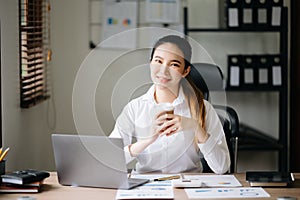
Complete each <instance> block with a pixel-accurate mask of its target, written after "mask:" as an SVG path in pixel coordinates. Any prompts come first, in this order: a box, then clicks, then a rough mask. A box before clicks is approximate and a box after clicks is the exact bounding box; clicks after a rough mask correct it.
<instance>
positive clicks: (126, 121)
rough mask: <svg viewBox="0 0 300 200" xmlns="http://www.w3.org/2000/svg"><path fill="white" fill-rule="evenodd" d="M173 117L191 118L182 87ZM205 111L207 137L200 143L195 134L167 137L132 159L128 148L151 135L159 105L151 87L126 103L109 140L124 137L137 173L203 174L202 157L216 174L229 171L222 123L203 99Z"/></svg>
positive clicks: (125, 147) (184, 133) (127, 155)
mask: <svg viewBox="0 0 300 200" xmlns="http://www.w3.org/2000/svg"><path fill="white" fill-rule="evenodd" d="M172 105H173V106H174V108H175V109H174V114H177V115H180V116H184V117H189V118H190V117H191V114H190V110H189V107H188V103H187V101H186V100H185V97H184V93H183V91H182V88H180V91H179V95H178V97H177V98H176V99H175V100H174V102H173V103H172ZM204 105H205V109H206V124H205V126H206V131H207V133H208V134H209V138H208V139H207V141H206V142H205V143H203V144H197V145H198V147H199V149H200V152H199V151H197V148H196V146H195V145H196V143H195V141H194V135H195V133H194V131H191V130H189V131H181V132H177V133H175V134H172V135H170V136H162V137H158V138H157V140H156V141H155V142H154V143H152V144H151V145H149V146H148V147H147V148H146V149H145V150H144V151H143V152H142V153H140V154H139V155H138V156H137V157H132V156H131V154H130V152H129V145H130V144H132V143H133V142H134V141H135V140H136V141H139V140H142V139H143V138H146V137H149V136H150V134H151V133H150V131H149V128H150V127H151V124H152V119H153V115H154V113H155V112H156V111H157V108H158V104H157V103H156V101H155V99H154V85H153V86H152V87H151V88H150V89H149V90H148V92H147V93H146V94H144V95H142V96H141V97H138V98H136V99H134V100H132V101H131V102H129V103H128V104H127V105H126V106H125V107H124V109H123V111H122V113H121V114H120V116H119V117H118V119H117V121H116V124H115V127H114V130H113V131H112V133H111V135H110V137H117V138H123V141H124V150H125V157H126V161H127V163H129V162H131V161H132V160H133V159H135V158H136V159H137V163H136V169H135V170H136V171H137V172H138V173H146V172H153V171H156V172H162V173H180V172H187V171H190V172H191V171H193V172H202V164H201V162H200V158H201V157H203V156H204V158H205V159H206V161H207V163H208V165H209V166H210V168H211V169H212V170H213V171H214V172H215V173H217V174H223V173H225V172H227V171H228V170H229V167H230V157H229V151H228V147H227V144H226V138H225V134H224V131H223V127H222V124H221V122H220V120H219V118H218V115H217V113H216V111H215V110H214V108H213V107H212V105H211V104H210V103H209V102H208V101H206V100H204Z"/></svg>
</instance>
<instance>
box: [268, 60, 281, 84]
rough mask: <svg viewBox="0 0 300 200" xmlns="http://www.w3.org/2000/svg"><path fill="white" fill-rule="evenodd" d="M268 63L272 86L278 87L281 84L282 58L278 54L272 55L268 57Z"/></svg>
mask: <svg viewBox="0 0 300 200" xmlns="http://www.w3.org/2000/svg"><path fill="white" fill-rule="evenodd" d="M270 65H271V68H272V69H271V71H272V75H271V77H272V82H271V84H272V86H273V87H280V86H282V81H283V80H282V77H283V76H282V73H283V71H282V59H281V56H280V55H273V56H272V58H270Z"/></svg>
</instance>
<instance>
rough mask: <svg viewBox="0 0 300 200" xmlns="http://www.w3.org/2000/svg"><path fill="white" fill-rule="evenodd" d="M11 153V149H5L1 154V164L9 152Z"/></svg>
mask: <svg viewBox="0 0 300 200" xmlns="http://www.w3.org/2000/svg"><path fill="white" fill-rule="evenodd" d="M8 151H9V148H7V149H5V151H4V152H3V153H2V154H1V156H0V162H1V161H2V160H3V159H4V157H5V156H6V154H7V152H8Z"/></svg>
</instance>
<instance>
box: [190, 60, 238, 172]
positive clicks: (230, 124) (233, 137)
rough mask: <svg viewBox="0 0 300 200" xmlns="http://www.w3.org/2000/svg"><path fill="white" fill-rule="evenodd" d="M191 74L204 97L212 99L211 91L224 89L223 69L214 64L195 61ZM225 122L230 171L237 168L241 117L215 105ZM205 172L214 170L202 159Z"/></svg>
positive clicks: (228, 109)
mask: <svg viewBox="0 0 300 200" xmlns="http://www.w3.org/2000/svg"><path fill="white" fill-rule="evenodd" d="M190 76H191V78H192V80H193V81H194V83H195V84H196V86H197V87H198V88H199V89H200V90H201V91H202V92H203V94H204V98H205V99H206V100H208V101H209V100H210V96H209V92H210V91H224V85H223V82H224V81H223V80H224V77H223V74H222V71H221V69H220V68H219V67H218V66H217V65H214V64H209V63H193V64H192V65H191V72H190ZM213 107H214V108H215V110H216V111H217V113H218V115H219V118H220V120H221V122H222V124H223V129H224V132H225V135H226V140H227V145H228V149H229V152H230V159H231V166H230V171H229V173H234V172H236V170H237V149H238V135H239V118H238V115H237V113H236V111H235V110H234V109H233V108H231V107H229V106H226V105H213ZM201 162H202V165H203V172H212V171H211V169H210V168H209V166H208V164H207V162H206V161H205V159H204V158H203V159H202V160H201Z"/></svg>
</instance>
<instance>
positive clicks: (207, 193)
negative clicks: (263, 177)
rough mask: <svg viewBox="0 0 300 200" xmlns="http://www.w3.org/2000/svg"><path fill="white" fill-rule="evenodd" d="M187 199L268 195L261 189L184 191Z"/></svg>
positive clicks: (200, 189)
mask: <svg viewBox="0 0 300 200" xmlns="http://www.w3.org/2000/svg"><path fill="white" fill-rule="evenodd" d="M184 190H185V192H186V194H187V196H188V198H189V199H210V198H224V197H226V198H229V199H230V198H261V197H270V195H269V194H268V193H267V192H266V191H265V190H264V189H263V188H261V187H255V188H250V187H238V188H198V189H190V188H189V189H184Z"/></svg>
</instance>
